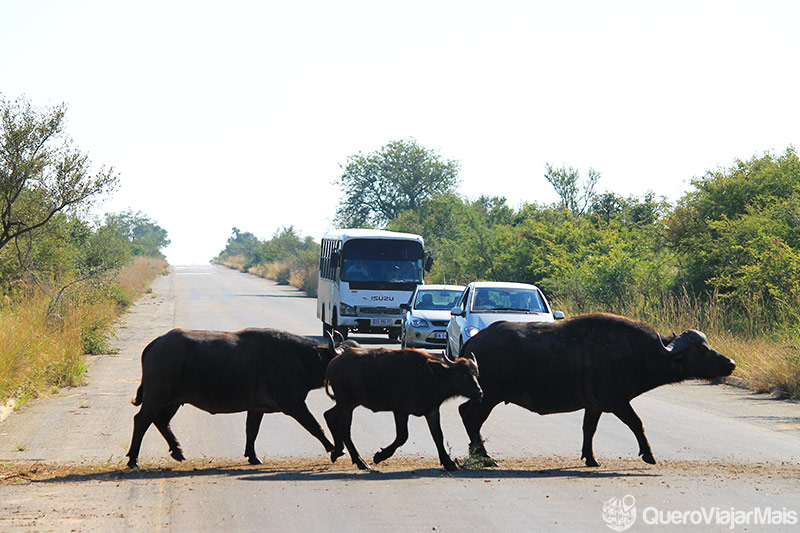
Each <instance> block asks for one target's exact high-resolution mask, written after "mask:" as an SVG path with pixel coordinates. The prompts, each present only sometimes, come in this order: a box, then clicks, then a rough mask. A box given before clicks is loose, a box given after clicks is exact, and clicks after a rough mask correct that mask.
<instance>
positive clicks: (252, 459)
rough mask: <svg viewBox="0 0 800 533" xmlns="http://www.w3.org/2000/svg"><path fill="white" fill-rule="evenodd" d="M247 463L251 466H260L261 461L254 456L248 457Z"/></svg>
mask: <svg viewBox="0 0 800 533" xmlns="http://www.w3.org/2000/svg"><path fill="white" fill-rule="evenodd" d="M247 462H248V463H250V464H251V465H260V464H262V463H261V459H259V458H258V457H256V456H255V455H251V456H250V457H248V458H247Z"/></svg>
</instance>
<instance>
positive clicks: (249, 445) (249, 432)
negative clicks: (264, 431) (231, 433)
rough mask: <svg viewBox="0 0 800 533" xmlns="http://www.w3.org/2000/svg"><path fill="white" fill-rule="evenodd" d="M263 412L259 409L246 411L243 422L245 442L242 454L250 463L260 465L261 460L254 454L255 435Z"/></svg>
mask: <svg viewBox="0 0 800 533" xmlns="http://www.w3.org/2000/svg"><path fill="white" fill-rule="evenodd" d="M262 418H264V413H262V412H261V411H247V422H246V423H245V430H244V431H245V444H244V456H245V457H247V462H249V463H250V464H251V465H260V464H261V461H260V460H259V459H258V456H257V455H256V437H257V436H258V429H259V428H260V427H261V419H262Z"/></svg>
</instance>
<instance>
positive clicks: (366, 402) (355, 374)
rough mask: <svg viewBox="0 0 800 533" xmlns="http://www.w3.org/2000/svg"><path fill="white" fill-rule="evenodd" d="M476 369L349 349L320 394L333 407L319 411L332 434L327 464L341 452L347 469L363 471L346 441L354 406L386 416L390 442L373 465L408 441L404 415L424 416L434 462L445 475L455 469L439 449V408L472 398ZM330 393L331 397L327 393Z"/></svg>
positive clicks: (403, 353)
mask: <svg viewBox="0 0 800 533" xmlns="http://www.w3.org/2000/svg"><path fill="white" fill-rule="evenodd" d="M477 378H478V368H477V366H476V365H475V362H474V361H472V360H470V359H464V358H458V359H456V360H455V361H450V360H448V359H442V358H439V357H436V356H434V355H432V354H429V353H427V352H423V351H421V350H414V349H410V348H409V349H405V350H387V349H383V348H373V349H366V348H350V349H348V350H347V351H345V352H344V353H343V354H342V355H339V356H338V357H336V358H335V359H334V360H333V361H331V363H330V364H329V365H328V372H327V378H326V383H325V390H326V391H327V392H328V395H329V396H330V397H331V398H333V399H334V400H336V405H335V406H333V407H332V408H331V409H329V410H328V411H326V412H325V420H326V421H327V422H328V428H329V429H330V430H331V434H332V435H333V442H334V446H335V447H334V449H333V451H332V452H331V461H334V462H335V461H336V459H337V458H339V457H340V456H341V455H343V452H342V449H343V447H344V446H346V447H347V451H348V453H349V454H350V457H351V458H352V460H353V464H355V465H356V466H358V468H360V469H362V470H366V469H369V466H367V464H366V463H365V462H364V460H363V459H362V458H361V456H360V455H359V454H358V450H356V447H355V445H354V444H353V440H352V438H351V436H350V426H351V423H352V420H353V410H354V409H355V408H356V407H358V406H359V405H363V406H364V407H366V408H368V409H371V410H372V411H375V412H378V411H392V412H393V413H394V421H395V427H396V428H397V434H396V437H395V440H394V442H392V443H391V444H390V445H389V446H387V447H386V448H383V449H382V450H380V451H379V452H377V453H376V454H375V457H374V458H373V461H374V462H375V464H378V463H380V462H381V461H385V460H386V459H388V458H389V457H391V456H392V455H393V454H394V452H395V451H396V450H397V448H399V447H400V446H402V445H403V443H405V442H406V440H407V439H408V416H409V415H414V416H424V417H425V419H426V420H427V422H428V428H430V431H431V435H432V436H433V440H434V442H435V443H436V449H437V450H438V452H439V461H441V463H442V466H444V467H445V468H446V469H447V470H457V468H458V467H457V466H456V464H455V463H454V462H453V460H452V459H451V458H450V456H449V455H448V454H447V451H446V450H445V449H444V436H443V434H442V426H441V423H440V420H439V406H440V405H441V404H442V402H444V401H445V400H447V399H449V398H452V397H454V396H459V395H461V396H466V397H468V398H478V397H480V395H481V388H480V385H479V384H478V379H477ZM331 389H332V391H333V393H331Z"/></svg>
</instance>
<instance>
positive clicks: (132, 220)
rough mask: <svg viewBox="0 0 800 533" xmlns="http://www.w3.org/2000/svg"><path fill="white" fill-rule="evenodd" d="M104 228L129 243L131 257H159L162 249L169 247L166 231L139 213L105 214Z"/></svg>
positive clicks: (161, 255)
mask: <svg viewBox="0 0 800 533" xmlns="http://www.w3.org/2000/svg"><path fill="white" fill-rule="evenodd" d="M105 226H106V227H108V228H109V229H110V230H111V231H114V232H115V233H116V234H117V235H118V236H119V237H120V238H121V239H123V240H124V241H127V242H128V243H130V249H131V250H130V251H131V253H132V254H133V255H146V256H151V257H161V258H163V257H164V255H163V254H162V253H161V249H162V248H166V247H167V246H169V243H170V240H169V238H168V237H167V230H165V229H164V228H162V227H161V226H159V225H158V224H156V223H155V222H153V221H152V220H151V219H150V218H149V217H148V216H146V215H145V214H144V213H142V212H141V211H139V212H137V213H134V212H133V211H130V210H129V211H124V212H121V213H110V214H106V220H105Z"/></svg>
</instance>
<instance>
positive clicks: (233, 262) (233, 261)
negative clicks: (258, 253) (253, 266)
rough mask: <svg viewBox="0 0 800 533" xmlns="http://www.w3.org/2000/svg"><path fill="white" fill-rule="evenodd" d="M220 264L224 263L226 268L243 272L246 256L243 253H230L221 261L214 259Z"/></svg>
mask: <svg viewBox="0 0 800 533" xmlns="http://www.w3.org/2000/svg"><path fill="white" fill-rule="evenodd" d="M215 262H216V263H219V264H220V265H224V266H226V267H228V268H232V269H233V270H238V271H239V272H245V268H244V265H245V264H247V258H246V257H245V256H243V255H231V256H228V257H226V258H225V259H223V260H221V261H215Z"/></svg>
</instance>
